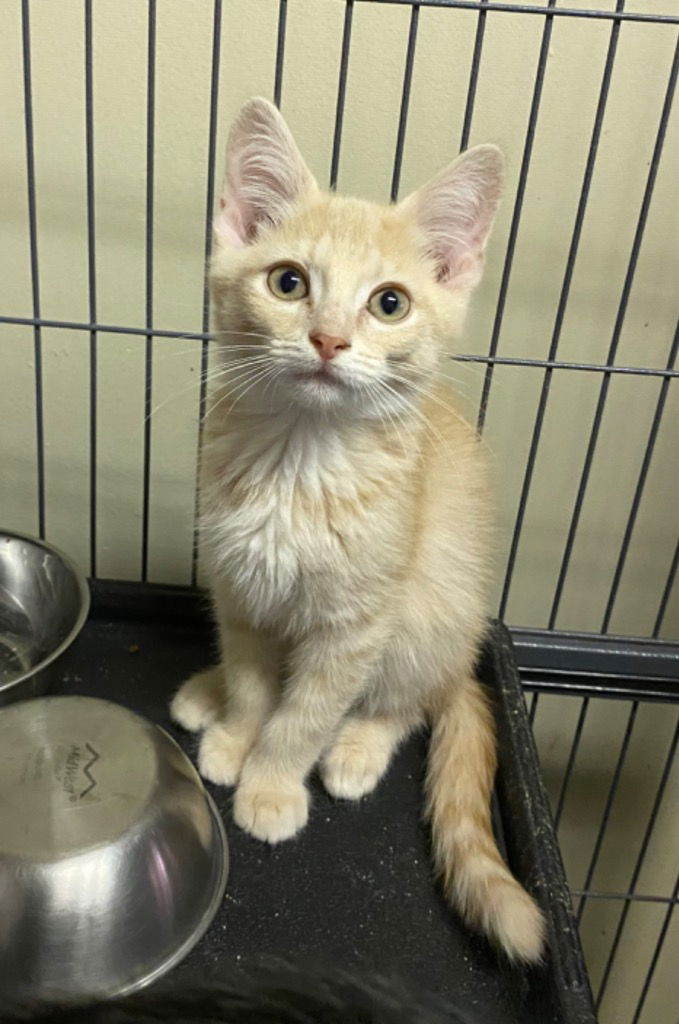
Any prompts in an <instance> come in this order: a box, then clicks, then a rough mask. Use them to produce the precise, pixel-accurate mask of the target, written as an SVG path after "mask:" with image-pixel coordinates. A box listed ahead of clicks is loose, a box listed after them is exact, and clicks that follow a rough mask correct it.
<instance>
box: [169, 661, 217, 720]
mask: <svg viewBox="0 0 679 1024" xmlns="http://www.w3.org/2000/svg"><path fill="white" fill-rule="evenodd" d="M223 702H224V669H223V668H222V666H221V665H214V666H213V667H212V668H208V669H206V670H205V671H204V672H197V673H196V674H195V676H191V678H190V679H187V681H186V682H185V683H183V684H182V685H181V686H180V687H179V689H178V690H177V692H176V694H175V695H174V698H173V700H172V703H171V704H170V715H171V716H172V718H173V720H174V721H175V722H177V724H178V725H181V726H182V727H183V728H184V729H188V730H189V732H200V730H201V729H207V727H208V726H209V725H210V724H211V723H212V722H214V721H215V719H216V718H217V717H218V716H219V714H220V713H221V711H222V709H223Z"/></svg>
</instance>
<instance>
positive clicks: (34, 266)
mask: <svg viewBox="0 0 679 1024" xmlns="http://www.w3.org/2000/svg"><path fill="white" fill-rule="evenodd" d="M21 35H22V47H23V72H24V83H23V84H24V129H25V138H26V186H27V191H28V196H27V199H28V235H29V247H30V259H31V292H32V302H33V319H34V321H35V322H34V324H33V360H34V379H35V442H36V468H37V507H38V533H39V535H40V537H44V536H45V426H44V416H43V412H44V410H43V371H42V330H41V326H42V325H41V324H40V273H39V270H38V232H37V223H36V195H35V145H34V139H33V87H32V76H31V22H30V7H29V2H28V0H22V2H21Z"/></svg>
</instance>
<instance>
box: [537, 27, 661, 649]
mask: <svg viewBox="0 0 679 1024" xmlns="http://www.w3.org/2000/svg"><path fill="white" fill-rule="evenodd" d="M678 70H679V36H678V37H677V43H676V46H675V49H674V57H673V60H672V66H671V69H670V75H669V79H668V82H667V88H666V91H665V98H664V101H663V106H662V112H661V114H660V123H659V125H658V130H657V134H656V138H655V144H654V146H653V155H652V156H651V164H650V167H649V170H648V176H647V179H646V186H645V188H644V194H643V198H642V201H641V208H640V210H639V217H638V219H637V226H636V230H635V232H634V239H633V242H632V250H631V252H630V257H629V262H628V265H627V272H626V274H625V281H624V284H623V288H622V294H621V296H620V303H619V306H618V312H617V316H616V320H615V325H614V327H613V334H612V337H611V343H610V347H609V350H608V356H607V359H606V364H607V366H608V365H613V363H614V361H615V357H616V353H617V351H618V344H619V342H620V335H621V332H622V325H623V322H624V319H625V314H626V312H627V304H628V302H629V296H630V292H631V290H632V282H633V281H634V275H635V273H636V268H637V262H638V259H639V251H640V249H641V242H642V239H643V237H644V231H645V229H646V221H647V219H648V211H649V209H650V205H651V199H652V197H653V189H654V187H655V181H656V176H657V173H658V166H659V164H660V157H661V155H662V151H663V145H664V143H665V135H666V132H667V125H668V122H669V117H670V112H671V110H672V101H673V99H674V92H675V89H676V84H677V71H678ZM610 380H611V378H610V375H609V374H608V372H606V373H605V374H604V379H603V380H602V382H601V388H600V390H599V397H598V400H597V405H596V410H595V412H594V418H593V420H592V427H591V430H590V435H589V442H588V444H587V451H586V454H585V459H584V463H583V467H582V472H581V476H580V482H579V484H578V492H577V495H576V498H575V504H574V506H573V513H572V516H571V520H570V524H569V527H568V537H567V539H566V545H565V548H564V552H563V556H562V559H561V565H560V568H559V575H558V579H557V583H556V587H555V590H554V598H553V601H552V607H551V611H550V613H549V628H550V629H553V628H554V626H555V624H556V619H557V616H558V613H559V605H560V603H561V598H562V596H563V590H564V586H565V583H566V577H567V575H568V568H569V565H570V560H571V555H572V553H573V546H574V544H575V537H576V534H577V531H578V526H579V524H580V516H581V514H582V507H583V504H584V500H585V493H586V491H587V487H588V484H589V478H590V474H591V470H592V462H593V460H594V453H595V450H596V447H597V443H598V440H599V433H600V430H601V423H602V420H603V415H604V409H605V406H606V399H607V397H608V388H609V384H610Z"/></svg>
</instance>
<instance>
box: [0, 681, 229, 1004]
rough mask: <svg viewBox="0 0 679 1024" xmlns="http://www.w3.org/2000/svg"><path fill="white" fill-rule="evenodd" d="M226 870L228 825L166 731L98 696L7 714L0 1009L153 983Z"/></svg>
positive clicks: (214, 902) (208, 915) (194, 927)
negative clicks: (225, 827) (223, 822)
mask: <svg viewBox="0 0 679 1024" xmlns="http://www.w3.org/2000/svg"><path fill="white" fill-rule="evenodd" d="M227 872H228V852H227V845H226V837H225V835H224V828H223V825H222V822H221V819H220V817H219V814H218V813H217V811H216V810H215V807H214V805H213V803H212V801H211V800H210V798H209V796H208V794H207V793H206V791H205V789H204V788H203V785H202V783H201V781H200V779H199V777H198V774H197V772H196V771H195V769H194V767H193V765H192V764H191V762H190V761H189V760H188V758H187V757H186V755H185V754H184V753H183V751H182V750H181V748H180V747H179V746H178V745H177V744H176V743H175V742H174V740H173V739H172V738H171V737H170V736H169V735H168V734H167V733H166V732H164V731H163V730H162V729H160V728H159V727H158V726H156V725H154V724H152V723H151V722H148V721H145V720H144V719H142V718H140V717H139V716H138V715H135V714H133V713H132V712H131V711H128V710H127V709H126V708H123V707H121V706H119V705H118V704H113V703H111V702H109V701H104V700H96V699H94V698H91V697H41V698H38V699H36V700H31V701H23V702H20V703H17V704H13V705H11V706H10V707H6V708H3V709H1V710H0V1005H2V1002H3V1000H4V1001H5V1002H7V1001H9V1002H17V1001H18V1002H23V1001H26V1000H30V1001H32V1000H56V999H59V1000H74V999H75V1000H79V999H83V998H86V997H90V996H104V997H107V996H113V995H119V994H122V993H127V992H131V991H134V990H135V989H138V988H141V987H142V986H144V985H146V984H148V983H149V982H151V981H154V980H155V979H156V978H158V977H160V975H162V974H164V973H165V972H166V971H168V970H169V969H170V968H171V967H172V966H173V965H174V964H176V963H177V962H178V961H179V960H180V959H181V958H182V957H183V956H184V955H185V954H186V953H187V952H188V951H189V950H190V949H191V947H192V946H193V945H194V944H195V943H196V942H197V941H198V939H199V938H200V937H201V935H202V934H203V933H204V931H205V930H206V928H207V927H208V925H209V923H210V921H211V920H212V918H213V916H214V914H215V912H216V910H217V908H218V907H219V904H220V903H221V900H222V897H223V893H224V887H225V885H226V877H227Z"/></svg>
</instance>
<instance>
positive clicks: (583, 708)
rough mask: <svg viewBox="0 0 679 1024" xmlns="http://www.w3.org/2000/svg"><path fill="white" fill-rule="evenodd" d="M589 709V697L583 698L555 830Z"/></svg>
mask: <svg viewBox="0 0 679 1024" xmlns="http://www.w3.org/2000/svg"><path fill="white" fill-rule="evenodd" d="M588 709H589V697H583V698H582V704H581V705H580V714H579V715H578V720H577V722H576V723H575V732H574V733H573V742H572V743H571V749H570V751H569V754H568V761H567V763H566V771H565V772H564V776H563V782H562V783H561V791H560V793H559V799H558V801H557V804H556V811H555V813H554V829H555V831H558V828H559V824H560V822H561V815H562V814H563V808H564V804H565V802H566V793H567V791H568V783H569V782H570V781H571V775H572V774H573V766H574V764H575V758H576V756H577V753H578V749H579V747H580V740H581V738H582V730H583V729H584V727H585V720H586V718H587V711H588Z"/></svg>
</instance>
